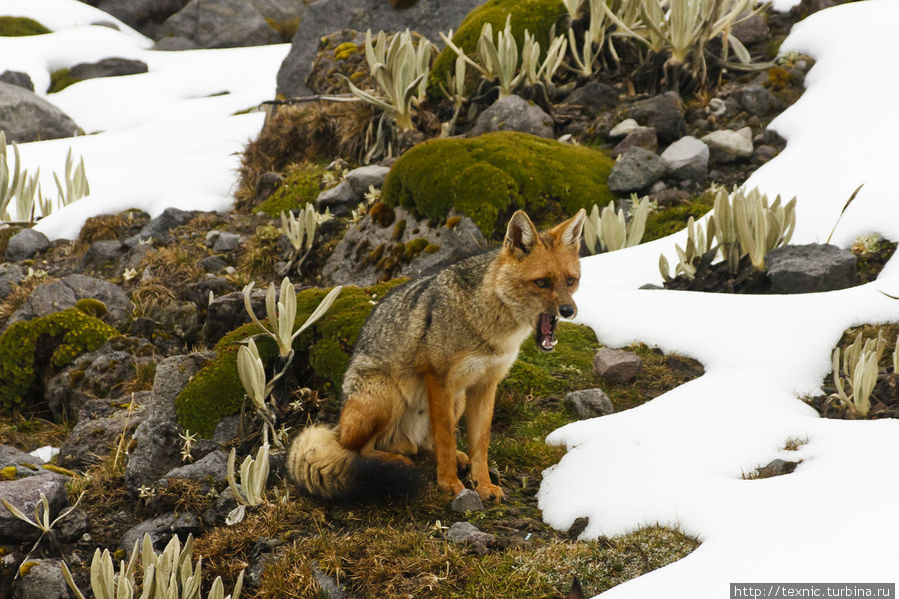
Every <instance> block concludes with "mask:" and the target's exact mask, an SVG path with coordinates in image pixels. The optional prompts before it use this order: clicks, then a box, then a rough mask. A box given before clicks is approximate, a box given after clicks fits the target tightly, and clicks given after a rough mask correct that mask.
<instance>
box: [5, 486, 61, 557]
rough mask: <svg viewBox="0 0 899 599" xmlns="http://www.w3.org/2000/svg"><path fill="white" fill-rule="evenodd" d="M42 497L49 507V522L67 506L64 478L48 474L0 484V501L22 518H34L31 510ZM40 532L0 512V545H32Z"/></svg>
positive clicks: (7, 513)
mask: <svg viewBox="0 0 899 599" xmlns="http://www.w3.org/2000/svg"><path fill="white" fill-rule="evenodd" d="M41 493H43V494H44V495H45V496H46V497H47V502H48V503H49V504H50V520H51V521H52V520H53V519H54V518H55V517H56V516H57V515H58V514H59V511H60V510H61V509H63V508H64V507H65V506H66V505H68V498H67V497H66V478H65V477H64V476H62V475H61V474H56V473H54V472H49V473H47V474H41V475H40V476H28V477H25V478H20V479H18V480H9V481H0V497H3V498H4V499H6V500H7V501H9V502H10V503H11V504H12V505H14V506H16V507H17V508H19V509H20V510H22V512H24V513H25V514H30V515H31V517H33V516H34V507H35V506H36V505H37V504H38V503H40V501H41V495H40V494H41ZM40 534H41V533H40V531H39V530H38V529H36V528H34V527H33V526H31V525H30V524H26V523H25V522H22V521H21V520H19V519H18V518H16V517H15V516H13V515H12V514H11V513H9V511H7V510H6V509H2V510H0V543H4V542H5V543H23V542H25V541H34V540H36V539H37V538H38V537H39V536H40Z"/></svg>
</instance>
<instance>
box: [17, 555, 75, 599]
mask: <svg viewBox="0 0 899 599" xmlns="http://www.w3.org/2000/svg"><path fill="white" fill-rule="evenodd" d="M62 563H63V562H62V560H58V559H29V560H28V561H27V562H25V564H27V566H28V567H27V568H22V570H21V571H24V572H25V574H24V575H23V576H22V577H21V578H20V579H19V580H18V581H17V582H16V590H15V592H14V593H13V599H69V587H68V585H67V584H66V581H65V578H63V576H62ZM25 564H22V565H23V566H24V565H25Z"/></svg>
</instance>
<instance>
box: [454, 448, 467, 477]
mask: <svg viewBox="0 0 899 599" xmlns="http://www.w3.org/2000/svg"><path fill="white" fill-rule="evenodd" d="M456 468H457V469H458V470H461V471H462V472H465V471H467V470H468V454H467V453H465V452H464V451H458V450H456Z"/></svg>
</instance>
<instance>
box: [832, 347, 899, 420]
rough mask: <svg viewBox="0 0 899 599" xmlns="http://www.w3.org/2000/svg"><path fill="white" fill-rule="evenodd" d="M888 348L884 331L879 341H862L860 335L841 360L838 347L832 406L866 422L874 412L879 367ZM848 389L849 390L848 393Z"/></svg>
mask: <svg viewBox="0 0 899 599" xmlns="http://www.w3.org/2000/svg"><path fill="white" fill-rule="evenodd" d="M885 348H886V340H885V339H884V338H883V331H878V333H877V339H867V340H864V341H863V340H862V334H861V333H859V334H858V335H857V336H856V337H855V341H853V342H852V344H850V345H849V346H848V347H846V349H845V351H844V352H842V360H841V359H840V348H839V347H837V348H836V349H835V350H834V352H833V356H832V357H831V366H832V367H833V384H834V387H835V388H836V393H834V394H833V395H831V396H830V397H829V398H828V400H827V401H828V402H829V403H833V404H836V405H837V406H838V407H841V408H844V409H846V410H848V412H849V415H850V416H853V417H860V418H864V417H866V416H867V415H868V413H869V412H870V411H871V393H872V392H873V391H874V387H875V385H876V384H877V375H878V373H879V366H878V363H879V362H880V358H881V357H882V356H883V351H884V349H885ZM892 362H893V372H897V370H896V367H897V366H899V342H897V346H896V349H895V350H894V351H893V360H892ZM847 388H848V390H847Z"/></svg>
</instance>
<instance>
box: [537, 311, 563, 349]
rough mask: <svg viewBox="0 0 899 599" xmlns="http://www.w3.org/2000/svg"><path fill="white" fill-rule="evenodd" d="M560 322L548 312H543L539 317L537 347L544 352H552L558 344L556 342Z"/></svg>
mask: <svg viewBox="0 0 899 599" xmlns="http://www.w3.org/2000/svg"><path fill="white" fill-rule="evenodd" d="M558 320H559V319H558V318H556V317H555V316H553V315H552V314H549V313H548V312H543V313H542V314H540V316H538V317H537V330H536V337H537V347H539V348H540V349H542V350H543V351H552V350H553V349H554V348H555V347H556V344H557V343H558V341H557V340H556V322H557V321H558Z"/></svg>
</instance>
